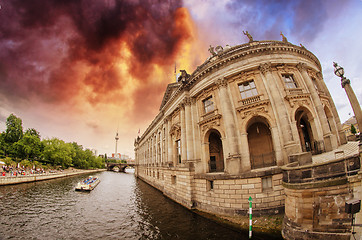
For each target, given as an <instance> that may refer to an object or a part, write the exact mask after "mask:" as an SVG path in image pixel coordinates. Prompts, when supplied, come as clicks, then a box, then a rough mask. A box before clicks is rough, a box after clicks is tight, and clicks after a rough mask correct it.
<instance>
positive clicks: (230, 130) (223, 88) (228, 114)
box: [215, 78, 240, 174]
mask: <svg viewBox="0 0 362 240" xmlns="http://www.w3.org/2000/svg"><path fill="white" fill-rule="evenodd" d="M215 83H216V85H217V87H218V89H219V97H220V104H221V111H222V118H223V121H224V125H225V133H226V142H227V148H225V147H224V149H227V152H224V157H226V159H227V161H226V166H225V171H226V172H228V173H230V174H238V173H239V171H240V154H239V146H238V138H237V134H236V131H237V128H236V123H235V120H234V116H233V109H232V105H231V100H230V97H229V95H230V94H229V93H228V89H227V80H226V79H224V78H221V79H218V80H217V81H216V82H215ZM224 145H225V144H224V141H223V146H224Z"/></svg>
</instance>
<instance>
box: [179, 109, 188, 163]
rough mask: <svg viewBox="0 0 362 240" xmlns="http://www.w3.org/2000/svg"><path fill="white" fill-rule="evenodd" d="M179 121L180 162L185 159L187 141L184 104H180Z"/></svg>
mask: <svg viewBox="0 0 362 240" xmlns="http://www.w3.org/2000/svg"><path fill="white" fill-rule="evenodd" d="M180 118H181V119H180V122H181V162H182V163H184V162H185V161H186V160H187V141H186V120H185V105H184V104H183V103H182V104H181V105H180Z"/></svg>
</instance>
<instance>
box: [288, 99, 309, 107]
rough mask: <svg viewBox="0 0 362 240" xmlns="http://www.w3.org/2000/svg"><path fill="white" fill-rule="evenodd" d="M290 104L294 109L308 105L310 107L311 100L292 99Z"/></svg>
mask: <svg viewBox="0 0 362 240" xmlns="http://www.w3.org/2000/svg"><path fill="white" fill-rule="evenodd" d="M289 104H290V106H291V107H292V108H294V107H295V106H296V107H302V106H306V105H310V100H309V99H291V100H289Z"/></svg>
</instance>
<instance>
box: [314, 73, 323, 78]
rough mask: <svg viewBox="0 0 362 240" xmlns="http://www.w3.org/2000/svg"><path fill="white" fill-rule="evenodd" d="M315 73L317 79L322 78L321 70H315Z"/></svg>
mask: <svg viewBox="0 0 362 240" xmlns="http://www.w3.org/2000/svg"><path fill="white" fill-rule="evenodd" d="M315 75H316V76H317V78H319V80H323V74H322V73H321V72H317V73H316V74H315Z"/></svg>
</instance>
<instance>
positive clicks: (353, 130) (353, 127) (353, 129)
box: [351, 124, 357, 134]
mask: <svg viewBox="0 0 362 240" xmlns="http://www.w3.org/2000/svg"><path fill="white" fill-rule="evenodd" d="M351 133H352V134H356V133H357V130H356V128H355V126H353V124H351Z"/></svg>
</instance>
